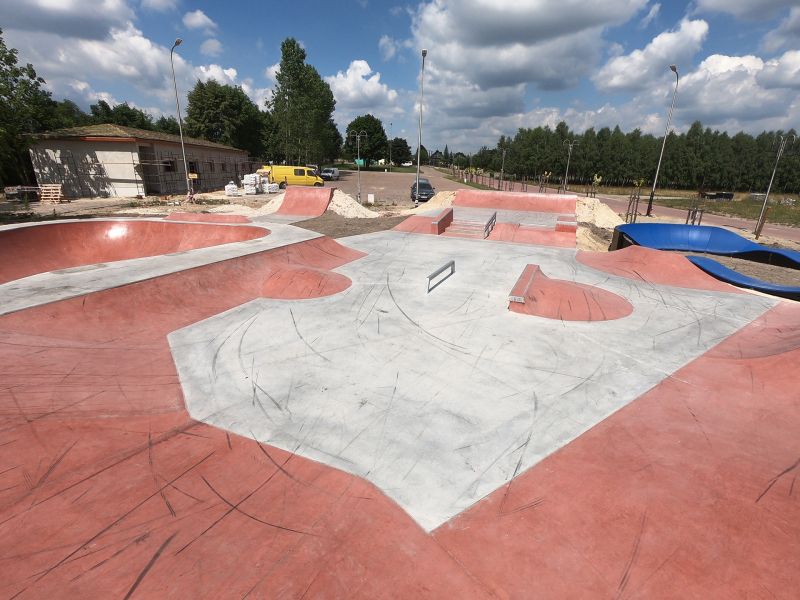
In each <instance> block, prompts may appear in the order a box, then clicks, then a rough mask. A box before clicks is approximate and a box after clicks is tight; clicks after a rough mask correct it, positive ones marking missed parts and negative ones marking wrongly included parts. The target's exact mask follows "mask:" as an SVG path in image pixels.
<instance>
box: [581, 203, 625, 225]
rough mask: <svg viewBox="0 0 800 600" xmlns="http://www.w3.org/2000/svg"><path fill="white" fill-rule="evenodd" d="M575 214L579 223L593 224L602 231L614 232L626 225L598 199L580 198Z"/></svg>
mask: <svg viewBox="0 0 800 600" xmlns="http://www.w3.org/2000/svg"><path fill="white" fill-rule="evenodd" d="M575 214H576V216H577V221H578V223H591V224H592V225H596V226H597V227H600V228H602V229H611V230H613V229H614V227H616V226H617V225H622V224H623V223H624V221H623V220H622V218H621V217H620V216H619V215H618V214H617V213H615V212H614V211H613V210H612V209H611V208H609V207H608V205H606V204H603V203H602V202H600V200H598V199H597V198H578V201H577V203H576V205H575Z"/></svg>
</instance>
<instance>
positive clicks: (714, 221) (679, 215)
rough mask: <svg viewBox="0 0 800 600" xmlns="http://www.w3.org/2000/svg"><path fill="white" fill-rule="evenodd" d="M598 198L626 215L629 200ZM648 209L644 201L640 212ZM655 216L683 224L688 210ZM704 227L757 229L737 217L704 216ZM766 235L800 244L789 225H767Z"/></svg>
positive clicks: (797, 231)
mask: <svg viewBox="0 0 800 600" xmlns="http://www.w3.org/2000/svg"><path fill="white" fill-rule="evenodd" d="M597 198H598V199H600V200H602V201H603V202H604V203H606V204H608V206H610V207H611V208H612V209H613V210H614V211H616V212H618V213H623V214H624V213H625V211H626V210H627V209H628V199H627V197H624V196H606V195H601V194H598V195H597ZM646 208H647V200H643V201H641V202H640V204H639V210H640V212H644V211H645V210H646ZM653 214H654V215H656V216H658V217H666V218H670V219H675V220H676V221H679V222H681V223H683V222H685V221H686V210H682V209H679V208H668V207H666V206H658V205H654V206H653ZM639 222H640V223H645V222H647V217H639ZM703 225H717V226H719V227H730V228H731V229H738V230H740V231H745V232H750V233H752V231H753V230H754V229H755V227H756V222H755V220H753V219H740V218H737V217H725V216H722V215H710V214H704V215H703ZM762 233H763V234H764V235H768V236H771V237H775V238H779V239H782V240H791V241H793V242H798V243H800V228H798V227H791V226H789V225H774V224H770V223H767V224H766V225H765V226H764V230H763V232H762Z"/></svg>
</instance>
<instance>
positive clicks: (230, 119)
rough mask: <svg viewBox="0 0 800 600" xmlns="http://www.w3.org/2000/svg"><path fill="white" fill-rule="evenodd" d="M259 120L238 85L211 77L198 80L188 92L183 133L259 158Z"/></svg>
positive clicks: (260, 118)
mask: <svg viewBox="0 0 800 600" xmlns="http://www.w3.org/2000/svg"><path fill="white" fill-rule="evenodd" d="M262 126H263V121H262V117H261V113H260V111H259V110H258V107H257V106H256V105H255V104H254V103H253V101H252V100H250V98H249V97H248V96H247V94H245V93H244V91H243V90H242V88H240V87H238V86H231V85H223V84H221V83H219V82H217V81H215V80H214V79H210V80H208V81H206V82H202V81H198V82H197V83H196V84H195V86H194V88H192V91H191V92H189V102H188V104H187V106H186V133H187V134H188V135H190V136H194V137H200V138H204V139H206V140H210V141H212V142H218V143H220V144H227V145H229V146H234V147H235V148H241V149H242V150H247V152H249V153H250V156H255V157H260V156H261V155H262V151H263V140H262V131H261V129H262Z"/></svg>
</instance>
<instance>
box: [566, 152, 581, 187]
mask: <svg viewBox="0 0 800 600" xmlns="http://www.w3.org/2000/svg"><path fill="white" fill-rule="evenodd" d="M563 143H564V144H566V146H567V148H568V150H567V170H566V172H565V173H564V193H566V191H567V185H568V183H569V161H570V159H571V158H572V148H573V146H575V144H580V140H564V142H563Z"/></svg>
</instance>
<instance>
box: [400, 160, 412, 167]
mask: <svg viewBox="0 0 800 600" xmlns="http://www.w3.org/2000/svg"><path fill="white" fill-rule="evenodd" d="M413 164H414V163H413V162H411V161H410V160H407V161H406V162H404V163H403V164H402V165H400V166H402V167H410V166H411V165H413Z"/></svg>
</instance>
